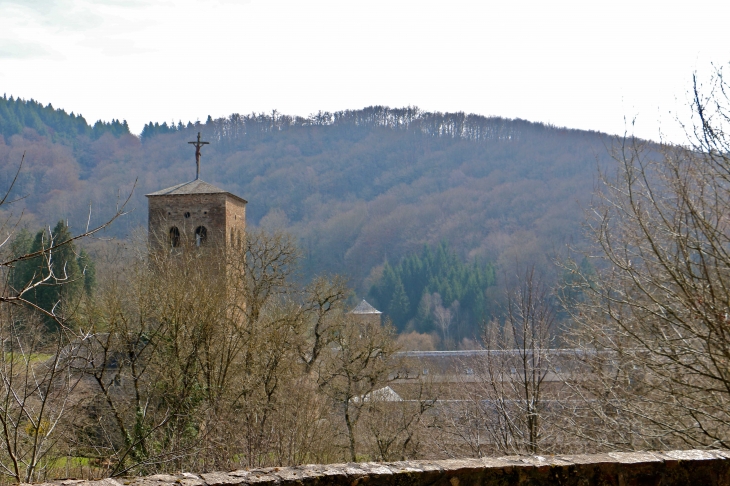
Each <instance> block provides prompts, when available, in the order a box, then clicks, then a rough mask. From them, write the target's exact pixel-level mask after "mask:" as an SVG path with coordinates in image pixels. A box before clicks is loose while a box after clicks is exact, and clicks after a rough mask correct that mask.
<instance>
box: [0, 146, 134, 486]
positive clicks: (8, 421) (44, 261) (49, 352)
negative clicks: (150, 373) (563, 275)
mask: <svg viewBox="0 0 730 486" xmlns="http://www.w3.org/2000/svg"><path fill="white" fill-rule="evenodd" d="M23 158H24V157H23ZM22 166H23V160H21V162H20V164H19V165H18V169H17V171H16V172H15V175H14V177H13V179H12V181H11V183H10V184H9V186H8V188H7V189H6V191H5V193H4V195H3V196H2V198H0V207H3V209H5V207H7V206H8V205H10V204H12V203H13V202H16V201H18V200H19V199H22V196H21V197H19V198H15V199H13V196H12V194H13V189H14V187H15V184H16V182H17V180H18V176H19V174H20V172H21V170H22ZM130 197H131V195H130ZM128 200H129V198H127V201H128ZM127 201H125V202H124V203H123V204H121V205H120V206H118V207H117V210H116V212H115V214H114V215H113V216H112V217H111V218H109V220H107V221H106V222H105V223H103V224H101V225H99V226H97V227H92V226H91V225H90V221H91V213H89V218H88V221H87V225H86V228H85V230H84V231H83V232H82V233H80V234H78V235H76V236H69V237H65V238H62V239H61V240H57V239H56V238H55V235H54V233H53V232H52V231H50V229H49V232H48V233H49V234H48V239H47V241H45V242H44V244H43V245H41V248H40V249H39V250H38V251H34V252H31V253H24V254H20V255H17V254H12V253H10V252H9V251H8V250H9V243H10V242H11V241H12V239H13V236H14V234H15V231H16V229H17V228H18V227H19V225H20V223H21V219H20V217H18V218H17V219H13V218H12V216H9V217H8V218H7V219H5V220H4V221H3V222H2V223H0V232H1V233H2V238H1V240H0V255H2V256H1V257H0V278H1V279H2V282H1V283H0V285H2V290H0V340H1V344H2V348H1V349H0V443H1V444H2V454H1V456H2V459H1V460H0V471H2V472H3V473H4V474H6V475H8V476H10V477H11V478H13V479H14V480H15V481H17V482H31V481H33V480H37V479H38V478H39V477H40V474H42V473H43V471H44V469H45V467H46V466H47V465H48V460H47V459H48V456H49V454H51V451H52V450H53V449H54V448H55V447H56V446H57V445H58V442H59V441H60V440H61V439H62V437H63V431H62V430H61V429H63V427H62V425H63V424H64V422H65V421H66V420H67V419H68V418H69V413H68V412H69V411H70V410H71V409H73V408H75V405H76V399H75V398H74V395H73V393H74V391H75V389H76V388H77V385H78V383H79V380H78V378H77V377H75V376H74V375H73V374H72V373H71V367H70V364H71V363H72V362H73V360H74V359H75V357H76V351H77V349H75V348H74V347H73V346H70V344H71V343H72V342H73V341H74V339H75V337H76V329H75V327H74V326H73V325H70V324H71V322H73V319H75V318H76V316H75V315H73V313H72V312H68V311H66V310H64V312H59V309H60V302H55V303H54V304H53V305H51V307H50V308H44V307H41V306H39V305H37V304H36V303H34V302H33V301H32V300H30V299H29V298H28V296H29V294H30V293H31V291H32V290H33V289H36V288H38V287H41V286H50V285H53V286H65V285H69V284H72V283H73V282H72V279H73V278H77V277H74V276H71V275H69V274H68V273H67V272H66V271H65V268H66V266H65V264H64V262H59V263H60V264H56V262H55V259H56V257H57V256H58V254H59V253H62V252H61V250H62V249H64V248H67V247H69V246H71V245H72V244H73V242H75V241H77V240H80V239H83V238H88V237H90V236H92V235H94V234H95V233H97V232H99V231H101V230H102V229H103V228H105V227H107V226H108V225H109V224H111V223H112V222H113V221H114V220H115V219H116V218H118V217H119V216H121V215H122V214H124V206H125V205H126V202H127ZM31 259H36V260H40V261H41V264H40V265H39V266H38V267H37V269H36V272H35V273H34V274H33V275H32V276H31V277H30V278H28V279H27V280H26V281H23V282H20V284H19V285H11V279H10V277H11V275H12V272H13V270H14V268H15V267H16V266H17V265H18V264H21V263H23V262H25V261H29V260H31ZM43 321H45V322H49V321H50V322H53V323H54V324H55V327H56V331H55V332H54V333H48V332H47V330H46V329H44V328H43Z"/></svg>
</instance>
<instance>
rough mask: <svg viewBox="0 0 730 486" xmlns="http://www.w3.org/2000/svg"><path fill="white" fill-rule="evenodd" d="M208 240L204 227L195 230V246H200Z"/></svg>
mask: <svg viewBox="0 0 730 486" xmlns="http://www.w3.org/2000/svg"><path fill="white" fill-rule="evenodd" d="M207 239H208V230H207V229H206V228H205V226H198V227H197V228H195V246H200V245H202V244H204V243H205V240H207Z"/></svg>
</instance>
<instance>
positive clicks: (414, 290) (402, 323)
mask: <svg viewBox="0 0 730 486" xmlns="http://www.w3.org/2000/svg"><path fill="white" fill-rule="evenodd" d="M494 281H495V276H494V268H493V267H492V266H491V265H489V264H480V263H479V262H477V261H475V262H474V263H473V264H471V265H467V264H465V263H464V262H463V261H462V260H461V259H460V258H459V257H458V255H457V254H456V253H455V252H453V251H451V250H450V249H449V246H448V244H446V243H441V244H440V245H438V246H437V247H436V248H435V249H434V250H432V249H430V248H429V247H428V246H425V247H424V248H423V251H422V252H421V255H420V256H419V255H418V254H412V255H408V256H406V257H405V258H403V259H402V260H401V261H400V262H399V263H398V265H396V266H391V265H389V264H387V263H386V264H385V267H384V268H383V276H382V277H381V279H380V281H378V282H376V283H375V285H373V287H372V288H371V290H370V298H371V299H372V300H373V302H374V303H375V305H376V306H377V307H380V308H381V310H382V311H383V312H384V313H385V314H386V315H388V317H390V318H391V320H392V321H393V324H394V325H395V326H396V328H397V329H398V330H399V331H403V330H404V329H405V328H406V326H407V324H408V322H409V321H411V320H415V329H416V330H418V331H421V332H428V331H431V330H432V329H433V320H432V319H431V318H430V317H429V316H428V312H429V311H428V309H426V308H425V307H428V305H427V304H426V302H427V301H428V298H426V299H424V296H426V297H428V296H429V295H430V294H432V293H437V294H439V295H440V296H441V298H442V300H443V305H444V307H449V306H451V305H452V304H453V303H455V302H458V306H459V308H460V314H461V316H463V319H464V320H466V321H468V322H466V325H465V326H462V327H461V329H463V332H464V334H465V335H464V336H460V337H471V336H472V335H476V334H478V332H477V331H478V325H479V324H478V323H479V322H481V321H482V320H484V319H488V318H489V317H491V315H492V313H493V312H492V310H491V309H490V308H489V305H488V302H487V299H486V296H485V293H484V291H485V290H486V289H487V287H490V286H492V285H494Z"/></svg>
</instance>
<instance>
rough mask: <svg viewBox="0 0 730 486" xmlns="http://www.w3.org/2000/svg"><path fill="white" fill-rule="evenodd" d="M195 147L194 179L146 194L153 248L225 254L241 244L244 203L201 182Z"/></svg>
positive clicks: (198, 150)
mask: <svg viewBox="0 0 730 486" xmlns="http://www.w3.org/2000/svg"><path fill="white" fill-rule="evenodd" d="M189 143H191V144H193V145H194V146H195V161H196V164H197V171H196V178H195V180H192V181H190V182H185V183H183V184H178V185H175V186H172V187H168V188H167V189H162V190H161V191H157V192H153V193H151V194H147V202H148V207H149V241H150V245H151V247H152V248H156V249H158V250H159V249H163V248H166V249H169V248H176V247H183V246H196V247H200V248H201V249H202V248H210V249H216V250H219V251H225V250H226V249H228V248H232V247H235V246H239V247H240V245H241V239H242V238H243V234H244V231H245V230H246V203H247V201H246V200H245V199H242V198H240V197H238V196H236V195H235V194H231V193H230V192H227V191H224V190H223V189H220V188H218V187H216V186H214V185H212V184H208V183H207V182H204V181H202V180H201V179H200V148H201V147H202V146H203V145H205V144H207V143H208V142H201V141H200V133H198V140H197V141H196V142H189Z"/></svg>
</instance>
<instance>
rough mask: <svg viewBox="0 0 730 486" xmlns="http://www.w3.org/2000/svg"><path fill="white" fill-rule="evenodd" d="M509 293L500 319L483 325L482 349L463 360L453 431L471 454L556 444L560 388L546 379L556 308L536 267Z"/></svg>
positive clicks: (521, 450) (544, 449) (550, 447)
mask: <svg viewBox="0 0 730 486" xmlns="http://www.w3.org/2000/svg"><path fill="white" fill-rule="evenodd" d="M519 282H520V284H519V286H518V287H516V288H511V289H509V290H508V291H507V308H506V313H505V316H504V321H503V322H499V321H492V322H490V323H488V324H486V325H485V328H484V334H483V342H484V350H483V351H482V353H480V354H479V355H478V357H476V358H475V359H474V360H472V361H465V362H464V363H463V364H464V366H465V367H466V368H467V370H468V373H467V376H470V375H473V378H474V379H473V380H470V381H473V383H471V382H470V383H465V384H464V388H465V390H469V392H468V393H467V396H468V399H467V400H466V401H465V402H464V406H465V407H466V408H463V409H458V410H456V409H455V410H453V411H454V412H456V415H455V419H454V421H453V424H454V425H455V426H456V434H457V435H459V436H460V438H461V440H462V441H464V442H465V443H466V444H468V445H469V447H470V448H471V451H472V453H473V454H477V455H480V456H481V455H484V454H488V453H495V452H497V453H525V452H527V453H532V454H534V453H538V452H549V451H551V450H553V449H554V448H555V447H556V444H555V442H554V434H555V429H554V427H553V424H551V423H550V420H549V417H555V416H556V415H557V410H555V402H556V401H557V400H556V399H557V398H558V392H559V389H556V388H555V387H554V386H553V387H552V389H550V387H551V385H552V383H551V382H550V381H548V380H547V378H548V376H549V375H550V374H551V371H552V370H551V363H550V357H551V353H554V350H553V349H551V348H553V347H554V342H555V332H554V331H555V329H554V325H555V308H554V305H553V303H552V300H551V293H550V291H549V289H548V287H547V286H546V285H545V284H544V283H543V282H542V280H541V279H540V277H539V276H538V275H537V274H536V272H535V269H534V267H531V268H529V269H528V270H527V271H525V272H524V275H520V276H519ZM551 405H552V408H551Z"/></svg>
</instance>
